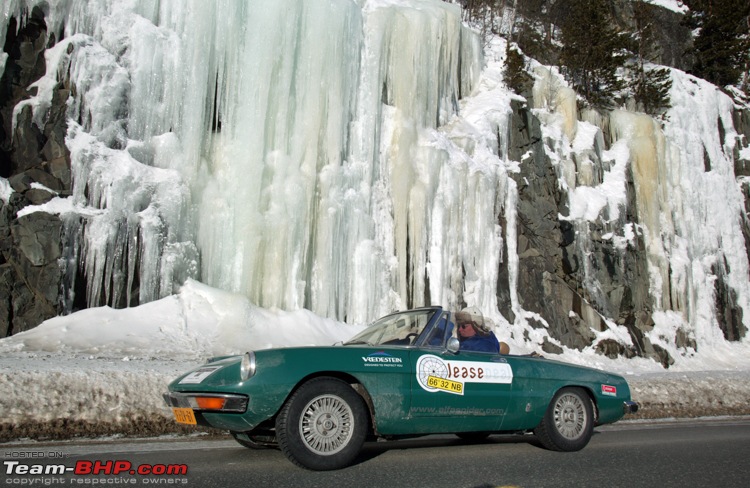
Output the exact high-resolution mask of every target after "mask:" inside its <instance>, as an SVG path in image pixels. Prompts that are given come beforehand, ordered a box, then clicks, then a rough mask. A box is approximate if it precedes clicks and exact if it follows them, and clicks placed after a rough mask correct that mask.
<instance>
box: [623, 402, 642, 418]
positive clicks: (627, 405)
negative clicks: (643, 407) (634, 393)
mask: <svg viewBox="0 0 750 488" xmlns="http://www.w3.org/2000/svg"><path fill="white" fill-rule="evenodd" d="M638 407H639V406H638V404H637V403H636V402H630V401H628V402H623V404H622V411H623V413H624V414H626V415H627V414H629V413H636V412H637V411H638Z"/></svg>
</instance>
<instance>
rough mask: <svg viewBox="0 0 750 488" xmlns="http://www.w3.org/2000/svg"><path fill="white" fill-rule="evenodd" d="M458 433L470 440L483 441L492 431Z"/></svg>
mask: <svg viewBox="0 0 750 488" xmlns="http://www.w3.org/2000/svg"><path fill="white" fill-rule="evenodd" d="M456 435H457V436H458V437H459V438H461V439H463V440H465V441H469V442H481V441H483V440H485V439H486V438H488V437H489V436H490V432H458V433H456Z"/></svg>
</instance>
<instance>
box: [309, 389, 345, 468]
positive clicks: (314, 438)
mask: <svg viewBox="0 0 750 488" xmlns="http://www.w3.org/2000/svg"><path fill="white" fill-rule="evenodd" d="M302 412H303V414H302V415H301V416H300V419H299V432H300V434H301V435H302V439H303V441H304V443H305V446H306V447H307V448H308V449H310V450H311V451H312V452H314V453H315V454H319V455H322V456H330V455H331V454H336V453H337V452H339V451H341V450H342V449H344V448H345V447H346V446H347V444H348V443H349V441H350V440H351V438H352V433H353V423H354V412H352V409H351V407H350V406H349V404H348V403H347V402H345V401H344V400H343V399H341V398H340V397H338V396H336V395H332V394H326V395H320V396H317V397H315V398H313V399H312V400H311V401H310V402H308V403H307V405H305V407H304V408H303V410H302Z"/></svg>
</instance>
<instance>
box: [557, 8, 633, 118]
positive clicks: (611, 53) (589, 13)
mask: <svg viewBox="0 0 750 488" xmlns="http://www.w3.org/2000/svg"><path fill="white" fill-rule="evenodd" d="M565 7H566V10H565V15H564V17H563V19H562V21H561V23H560V29H561V40H562V43H563V47H562V50H561V52H560V63H561V64H562V65H563V73H564V74H565V76H566V78H567V79H568V82H569V83H571V85H572V86H573V88H574V89H575V90H576V92H577V93H578V94H579V95H580V96H581V97H582V98H583V99H584V100H585V102H586V103H588V104H589V105H592V106H595V107H601V108H611V107H612V106H613V105H614V102H615V98H616V96H617V92H618V91H619V90H620V89H622V88H623V83H622V82H621V80H620V79H619V78H618V76H617V70H618V69H619V68H621V67H623V66H624V64H625V60H626V56H625V53H626V50H625V47H626V40H625V38H624V37H623V36H621V35H620V34H619V33H618V32H617V31H616V30H615V27H614V26H615V22H614V20H613V19H612V15H611V13H610V11H609V5H608V3H607V1H606V0H570V1H568V2H565Z"/></svg>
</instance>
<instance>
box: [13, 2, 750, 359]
mask: <svg viewBox="0 0 750 488" xmlns="http://www.w3.org/2000/svg"><path fill="white" fill-rule="evenodd" d="M37 5H38V6H41V7H42V8H44V9H45V12H46V16H45V20H46V22H47V25H48V35H53V34H54V35H55V38H56V40H57V43H56V45H55V47H53V48H52V49H49V50H48V51H47V53H46V61H47V74H46V76H45V77H44V78H43V79H42V80H40V81H39V82H37V89H38V91H37V95H36V96H35V97H34V98H32V99H30V100H27V101H25V102H23V103H24V104H28V105H30V106H31V107H32V108H33V109H34V117H35V120H36V121H38V123H41V122H42V121H43V119H44V116H45V113H46V109H47V108H48V107H49V104H50V100H51V93H52V89H53V87H54V86H55V84H56V83H57V82H58V81H60V80H63V79H69V80H70V82H71V83H72V84H74V85H75V87H76V90H75V92H74V94H73V96H72V98H71V100H70V102H69V110H70V111H69V116H70V129H69V133H68V138H67V145H68V147H69V149H70V151H71V159H72V166H73V168H72V169H73V183H74V188H73V196H72V197H70V198H69V199H68V200H69V202H68V204H67V205H64V206H62V207H64V209H65V210H58V211H57V212H58V213H61V214H63V215H64V219H65V220H66V239H67V240H66V249H68V254H67V255H66V261H65V262H66V263H67V264H66V265H67V271H68V275H69V278H68V290H67V292H66V297H65V298H66V300H67V302H68V303H69V304H70V303H72V301H73V298H74V297H73V296H72V290H73V287H72V284H71V282H72V280H73V279H75V275H76V271H77V270H79V269H80V270H82V271H83V273H84V274H85V279H86V283H87V303H88V304H89V305H90V306H95V305H100V304H110V305H114V306H124V305H130V304H133V303H146V302H149V301H152V300H155V299H158V298H160V297H165V296H168V295H171V294H172V293H174V292H175V290H176V287H177V286H179V285H180V284H181V283H183V282H184V281H185V280H186V279H187V278H195V279H199V280H201V281H202V282H204V283H206V284H208V285H210V286H213V287H216V288H220V289H223V290H227V291H231V292H237V293H241V294H243V295H245V296H247V297H248V298H249V299H250V300H251V302H252V303H254V304H256V305H258V306H261V307H266V308H269V309H275V308H278V309H284V310H298V309H300V308H306V309H309V310H311V311H312V312H314V313H316V314H318V315H320V316H324V317H330V318H333V319H337V320H345V321H348V322H353V323H364V322H367V321H369V320H371V319H373V318H375V317H377V316H379V315H382V314H384V313H386V312H390V311H392V310H393V309H398V308H406V307H412V306H419V305H423V304H430V303H433V304H442V305H446V306H451V307H456V306H460V305H464V304H467V305H474V306H478V307H479V308H480V309H481V310H482V311H483V312H484V313H485V314H486V315H487V316H489V317H491V318H494V319H495V321H496V322H499V321H502V320H504V319H503V317H501V316H500V315H499V313H498V312H497V309H498V307H497V303H496V300H497V298H496V290H495V287H496V286H497V273H498V268H499V264H500V263H501V262H502V263H505V264H507V267H508V270H509V274H510V284H511V290H510V297H511V300H512V302H513V308H514V310H515V311H517V312H518V313H517V314H516V315H517V316H518V317H520V319H518V320H521V321H523V320H524V319H523V317H524V316H525V315H524V313H523V311H522V310H521V309H520V306H519V301H518V299H517V290H515V285H514V284H515V283H516V281H515V276H516V273H517V256H516V254H515V240H516V238H515V222H516V218H515V206H516V198H517V196H516V191H517V190H516V188H515V183H514V181H513V180H512V179H511V178H509V176H508V173H509V172H513V171H515V170H516V169H517V166H518V165H519V164H522V163H521V162H516V161H509V160H508V159H507V155H506V154H507V141H506V140H505V139H506V137H507V133H508V124H509V119H510V117H509V114H510V110H511V109H510V102H511V100H512V99H513V98H514V97H516V96H515V95H513V94H511V93H510V92H509V91H508V90H507V89H506V88H505V87H504V85H503V83H502V73H501V70H502V64H503V61H502V59H501V58H502V54H503V53H504V50H503V45H502V41H500V40H496V41H495V43H496V45H491V46H489V48H488V49H486V52H487V53H488V54H489V56H488V59H484V57H483V51H484V49H483V48H485V47H487V46H483V45H482V43H481V42H480V39H479V37H478V35H477V34H476V33H474V32H472V31H471V30H470V29H468V28H467V27H465V26H464V25H462V23H461V12H460V10H459V7H458V6H457V5H455V4H449V3H446V2H441V1H438V0H356V1H353V0H326V1H322V0H320V1H304V2H301V1H298V0H278V1H274V2H263V3H262V5H260V2H252V1H244V0H223V1H216V2H205V1H198V0H192V1H189V0H186V1H180V2H171V1H151V0H149V1H145V0H127V1H122V0H64V1H57V2H46V1H43V0H7V1H6V2H5V3H4V6H3V9H4V10H3V14H4V18H5V19H8V18H9V16H11V15H15V16H19V15H21V17H23V15H28V14H29V12H30V11H31V8H32V7H34V6H37ZM24 12H25V14H24ZM2 28H5V27H4V26H3V27H2ZM4 38H5V32H4V31H2V32H0V39H4ZM5 60H6V57H5V56H3V57H2V58H0V69H2V68H3V67H4V64H5V62H6V61H5ZM553 71H554V70H550V69H549V68H544V69H539V70H537V72H536V75H537V77H538V82H537V85H536V87H535V97H534V98H535V102H536V103H537V104H538V105H537V107H536V113H537V115H538V116H539V118H540V119H541V120H542V123H543V131H544V133H545V136H546V140H547V141H549V142H548V147H547V152H548V156H549V157H550V159H551V160H552V163H553V164H555V165H556V167H557V170H558V172H559V176H560V186H561V188H563V189H564V190H565V191H566V192H567V195H568V199H569V205H568V206H569V209H570V213H569V215H562V216H561V218H563V219H568V220H571V221H573V222H578V223H582V222H583V223H585V222H587V221H593V220H596V219H600V220H602V221H604V222H605V224H606V225H607V226H609V231H610V232H609V233H608V234H606V235H605V238H607V239H612V240H613V242H614V243H615V247H619V248H622V249H624V248H625V247H626V246H627V244H628V242H629V241H630V240H632V238H633V236H634V235H635V234H636V233H644V235H645V236H646V242H647V245H648V253H649V270H650V273H651V294H652V295H653V296H654V298H655V306H656V310H655V315H654V316H655V319H656V322H657V324H656V328H655V329H654V331H653V332H652V336H651V339H652V341H653V342H655V343H662V344H663V345H665V346H669V345H670V344H672V343H673V338H674V334H675V330H676V328H677V327H683V328H684V327H685V326H686V324H687V328H688V331H687V332H688V333H689V334H692V335H693V336H694V337H695V338H696V339H698V340H705V341H707V342H709V343H711V342H714V341H718V342H720V335H721V331H720V330H719V329H718V327H717V326H716V325H717V324H716V311H715V310H713V307H714V305H713V304H714V303H715V302H714V300H713V294H714V293H715V291H714V286H713V282H714V280H715V273H714V271H713V269H714V268H713V267H714V266H723V267H724V268H726V269H725V270H724V272H725V279H726V280H727V283H728V284H729V285H730V286H731V287H732V289H734V290H736V292H737V296H736V301H737V304H738V305H739V306H740V307H741V308H742V309H743V310H744V311H745V314H744V323H745V326H746V327H748V324H749V323H750V290H748V287H747V286H746V285H747V280H748V276H749V273H748V263H747V255H746V253H745V251H744V242H743V241H742V234H741V231H740V229H739V227H738V226H739V222H738V215H741V214H742V210H740V209H741V206H742V203H741V195H740V194H739V190H738V187H737V183H736V181H735V180H734V178H733V176H732V168H731V163H732V159H731V156H729V155H731V154H732V150H733V149H734V148H733V144H734V142H732V141H734V140H735V139H736V138H734V135H735V134H734V129H733V128H732V121H731V102H730V101H729V99H728V98H727V97H726V96H724V95H722V94H721V93H720V92H719V91H718V90H716V89H714V88H712V87H711V86H710V85H708V84H707V83H704V82H701V81H700V80H695V79H693V78H691V77H688V76H687V75H685V74H684V73H680V72H679V71H677V70H674V71H673V74H674V75H673V79H674V81H675V83H674V86H673V89H672V100H673V101H672V103H673V107H674V108H673V109H672V110H671V112H670V114H669V118H668V122H666V123H665V124H664V127H660V126H659V124H657V123H655V122H654V121H653V120H652V119H650V118H648V117H645V116H643V115H634V114H631V113H627V112H616V113H614V114H613V115H612V116H611V117H610V120H611V125H612V127H611V140H612V141H613V145H612V147H611V148H609V150H608V151H605V152H603V155H604V162H605V163H606V164H605V165H604V167H603V168H601V170H597V169H596V168H594V166H593V164H591V161H590V160H589V159H588V157H587V153H588V152H590V151H593V150H594V148H596V147H598V148H601V147H602V146H603V143H602V130H601V129H600V126H599V125H598V122H597V120H593V119H592V120H586V117H585V116H584V117H579V116H578V114H577V110H576V101H575V94H574V93H573V91H572V90H571V89H570V88H568V87H566V86H565V84H564V83H563V82H561V81H560V78H559V77H556V76H554V74H553ZM20 108H21V107H18V110H20ZM696 112H698V115H696ZM582 119H583V120H582ZM717 120H718V121H719V123H720V124H721V125H722V128H723V132H724V134H725V137H724V140H718V134H719V132H720V131H719V130H717V128H716V124H717ZM704 151H705V153H706V154H707V158H708V160H709V161H710V170H708V171H706V168H705V166H704V156H703V155H704ZM573 153H575V154H576V159H577V160H578V161H579V164H578V165H577V166H575V165H572V163H571V161H572V159H571V157H570V156H571V154H573ZM629 166H630V168H631V169H632V173H633V175H634V179H635V186H636V192H637V193H638V195H637V197H638V198H637V200H638V204H639V208H638V212H639V215H640V220H641V222H624V221H623V219H622V214H621V212H622V210H623V206H624V205H625V202H626V181H625V180H626V173H627V168H628V167H629ZM596 171H600V174H597V173H596ZM4 188H6V189H4ZM697 188H701V189H702V191H701V192H700V194H698V193H697V192H695V189H697ZM7 192H8V190H7V185H6V184H4V183H3V182H2V181H1V180H0V196H3V195H6V194H7ZM714 195H721V196H722V198H713V196H714ZM3 199H7V196H3ZM57 203H58V204H59V203H60V202H57ZM60 207H61V206H60V205H58V206H57V207H56V208H58V209H59V208H60ZM41 210H47V211H49V207H46V208H44V209H41ZM24 211H27V210H26V209H25V210H24ZM501 214H502V215H503V216H504V218H505V221H506V222H507V224H508V225H507V226H506V228H501V227H500V226H499V224H498V217H499V216H500V215H501ZM503 242H505V243H506V246H505V248H506V249H507V255H505V256H504V255H503V248H504V246H503ZM136 294H137V295H136ZM675 324H677V325H675ZM529 330H530V329H529ZM613 330H614V329H613ZM518 340H519V341H520V340H522V339H520V338H519V339H518Z"/></svg>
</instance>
